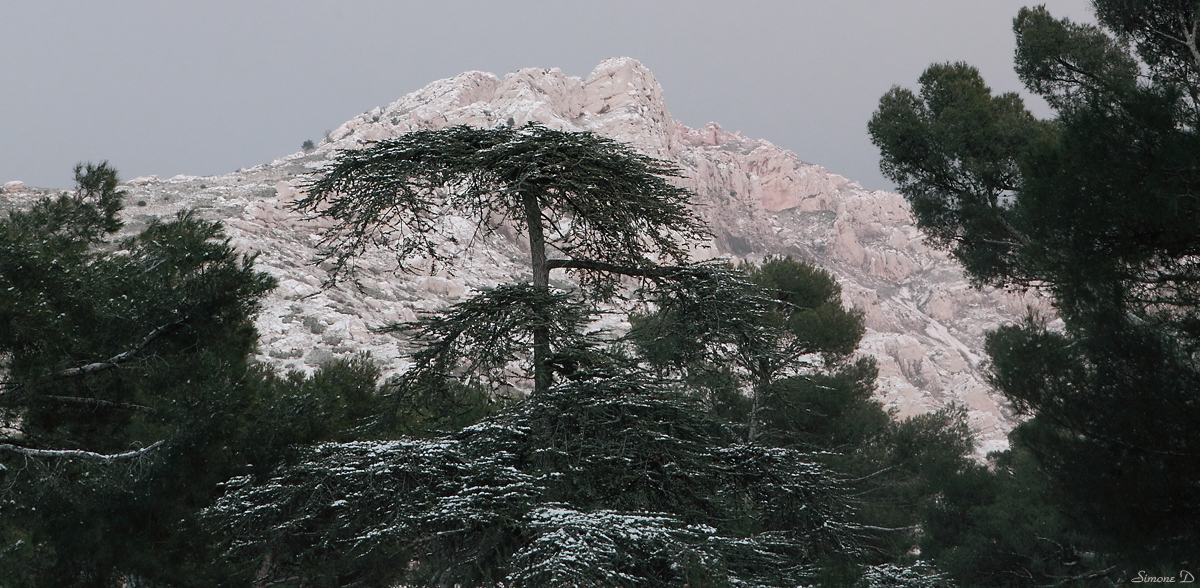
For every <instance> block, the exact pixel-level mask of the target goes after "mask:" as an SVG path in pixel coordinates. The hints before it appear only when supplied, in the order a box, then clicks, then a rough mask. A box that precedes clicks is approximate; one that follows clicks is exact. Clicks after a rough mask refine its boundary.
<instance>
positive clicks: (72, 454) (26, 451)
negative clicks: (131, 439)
mask: <svg viewBox="0 0 1200 588" xmlns="http://www.w3.org/2000/svg"><path fill="white" fill-rule="evenodd" d="M163 443H164V441H155V442H154V443H153V444H152V445H150V446H149V447H144V448H142V449H135V450H133V451H126V452H125V453H96V452H94V451H84V450H82V449H30V448H28V447H20V446H18V445H12V444H9V443H0V449H2V450H5V451H11V452H13V453H19V454H21V455H27V456H29V457H65V458H67V459H73V458H87V459H98V460H101V461H114V460H118V459H128V458H130V457H137V456H139V455H142V454H143V453H146V452H148V451H150V450H152V449H154V448H156V447H158V446H159V445H162V444H163Z"/></svg>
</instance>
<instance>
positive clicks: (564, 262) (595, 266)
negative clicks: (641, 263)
mask: <svg viewBox="0 0 1200 588" xmlns="http://www.w3.org/2000/svg"><path fill="white" fill-rule="evenodd" d="M546 266H547V267H549V268H550V269H579V270H588V271H599V272H609V273H614V274H621V275H623V276H635V277H640V278H669V277H671V276H672V275H675V274H676V273H677V272H679V271H680V270H682V269H684V268H682V267H679V266H664V267H633V266H628V265H617V264H615V263H605V262H603V261H590V260H585V259H547V260H546Z"/></svg>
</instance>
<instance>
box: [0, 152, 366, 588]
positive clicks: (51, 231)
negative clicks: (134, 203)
mask: <svg viewBox="0 0 1200 588" xmlns="http://www.w3.org/2000/svg"><path fill="white" fill-rule="evenodd" d="M76 180H77V184H78V186H77V189H76V190H75V191H74V192H71V193H63V194H60V195H58V196H54V197H48V198H45V199H39V200H37V201H34V202H33V203H31V204H29V205H26V206H16V207H14V208H13V209H12V210H8V211H6V212H5V215H4V217H3V218H0V586H4V587H5V588H8V587H9V586H12V587H19V586H39V587H42V586H97V587H99V586H104V587H109V586H114V585H122V584H126V585H164V586H165V585H171V586H211V585H214V584H216V583H218V582H220V581H221V580H222V578H223V576H224V575H225V573H224V571H223V570H222V569H221V568H220V566H217V565H214V563H213V561H214V557H213V554H212V552H211V551H209V548H210V543H211V541H212V537H211V536H210V535H208V534H207V533H204V532H203V529H202V528H200V527H199V525H198V523H197V518H196V514H197V512H198V511H199V510H200V509H201V508H203V507H204V506H206V505H208V504H209V503H210V502H211V500H212V499H213V497H214V491H215V490H216V487H217V484H218V483H220V482H222V481H224V480H226V479H228V478H229V477H231V476H234V475H236V474H242V473H245V472H246V471H248V470H249V471H262V472H263V473H265V472H267V471H270V470H271V469H272V468H273V467H274V466H275V465H276V464H278V463H281V462H282V461H285V460H286V459H287V457H288V456H289V454H290V453H292V451H293V450H292V448H291V446H292V445H293V444H300V443H311V442H313V441H316V440H321V439H331V438H341V436H342V435H344V432H345V431H346V430H349V429H352V428H354V427H357V426H359V424H360V422H361V421H362V420H363V418H364V417H365V415H367V414H372V413H373V412H374V411H375V408H374V406H372V405H373V403H374V402H375V401H376V397H375V394H374V392H375V382H376V380H377V379H378V378H379V371H378V369H377V368H374V367H373V366H372V365H370V363H369V361H368V360H366V359H365V358H357V359H354V360H351V361H346V362H340V363H336V364H332V365H330V366H327V367H326V368H325V369H322V370H318V372H317V373H316V374H315V375H314V376H313V377H311V378H304V377H303V376H301V375H299V374H292V375H290V376H288V377H279V376H277V375H275V374H273V373H271V372H269V371H268V370H266V369H264V368H263V367H262V366H258V365H254V364H252V363H251V362H250V357H251V354H252V353H253V350H254V345H255V343H256V340H257V333H256V332H255V329H254V324H253V317H254V314H255V313H256V312H257V311H258V308H259V300H260V298H261V297H262V296H263V295H264V294H265V293H266V292H268V291H269V290H270V289H271V288H272V287H273V285H274V279H273V278H271V277H270V276H268V275H266V274H263V273H261V272H258V271H255V270H254V269H253V261H254V258H253V256H245V255H241V254H239V253H238V252H237V251H236V250H235V249H234V248H233V247H232V246H231V245H230V242H229V240H228V239H227V238H225V236H224V235H223V233H222V230H221V227H220V226H219V225H217V224H214V223H209V222H205V221H202V220H200V219H198V218H196V217H195V216H194V215H192V214H190V213H182V214H180V215H178V216H176V217H174V218H170V219H165V220H161V221H157V222H153V223H151V224H150V226H149V227H147V228H146V229H145V230H143V231H142V232H140V233H138V234H136V235H134V236H131V237H128V238H123V239H121V238H117V237H116V232H117V231H118V230H119V229H120V228H121V222H120V219H119V217H118V214H119V212H120V210H121V207H122V200H123V198H124V194H123V193H122V192H121V191H119V190H118V189H117V187H118V185H119V182H118V179H117V174H116V171H115V170H113V169H112V167H110V166H108V165H107V164H100V165H90V164H89V165H81V166H79V167H78V168H77V169H76Z"/></svg>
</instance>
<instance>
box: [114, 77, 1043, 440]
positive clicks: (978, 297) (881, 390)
mask: <svg viewBox="0 0 1200 588" xmlns="http://www.w3.org/2000/svg"><path fill="white" fill-rule="evenodd" d="M796 116H801V114H796ZM526 122H538V123H541V124H544V125H546V126H548V127H551V128H555V129H561V130H569V131H592V132H595V133H598V134H601V135H604V136H607V137H611V138H614V139H616V140H619V141H624V142H627V143H629V144H631V145H632V146H633V147H634V148H635V149H638V150H639V151H641V152H643V153H646V154H648V155H652V156H655V157H662V158H666V159H669V160H670V161H672V162H674V163H675V164H677V165H678V166H680V168H681V169H682V170H683V173H684V177H682V178H679V179H678V182H679V184H680V185H682V186H684V187H687V188H689V189H691V190H692V191H693V192H695V194H696V196H695V201H694V205H695V211H696V212H697V214H698V215H699V216H700V217H701V218H702V219H703V220H704V221H705V222H706V223H707V224H708V226H709V229H710V230H711V232H712V234H713V238H712V239H711V240H710V241H709V242H707V243H703V244H699V245H697V246H695V247H693V249H692V255H693V259H695V260H698V261H699V260H702V259H704V258H706V257H710V256H712V255H714V254H716V255H722V256H726V257H727V258H730V259H734V260H740V259H750V260H760V259H762V257H763V256H765V255H792V256H796V257H800V258H804V259H808V260H811V261H813V262H815V263H817V264H818V265H820V266H822V267H824V268H826V269H828V270H829V271H831V272H833V273H834V274H835V275H836V276H837V278H838V280H839V281H840V282H841V283H842V288H843V289H842V297H843V301H844V303H845V304H847V305H848V306H852V307H855V308H857V309H859V310H861V311H862V312H863V315H864V319H865V324H866V327H867V333H866V335H865V336H864V338H863V342H862V345H861V352H862V353H864V354H866V355H870V356H872V357H874V358H875V359H876V361H877V362H878V365H879V369H880V376H879V381H878V394H879V397H880V399H881V400H882V401H883V402H884V403H885V405H886V406H888V407H890V408H894V409H896V410H897V411H898V414H899V415H900V416H911V415H913V414H919V413H921V412H926V411H929V410H936V409H938V408H940V407H943V406H946V405H947V404H949V403H958V404H962V405H963V406H966V407H967V408H968V411H969V414H970V418H971V423H972V426H973V427H975V428H976V429H977V430H978V431H979V432H980V434H981V435H983V436H984V439H983V441H984V443H983V446H984V447H987V448H992V449H995V448H999V447H1001V446H1003V443H1004V434H1005V432H1007V430H1008V429H1009V428H1011V427H1012V426H1013V424H1014V423H1015V419H1014V418H1013V417H1012V415H1011V412H1010V411H1009V410H1008V409H1007V408H1006V407H1005V405H1004V402H1003V400H1002V399H1001V398H999V397H998V396H997V395H995V394H993V393H992V392H991V391H990V389H989V388H988V386H987V384H986V380H985V376H984V373H983V371H981V370H982V369H984V366H985V364H986V358H985V357H983V352H982V346H983V335H984V332H985V331H986V330H987V329H992V328H995V327H997V326H998V325H1001V324H1005V323H1008V322H1013V321H1016V320H1020V319H1021V318H1022V317H1023V316H1024V315H1025V314H1027V313H1028V312H1029V309H1030V308H1032V309H1033V310H1034V312H1036V313H1042V314H1043V315H1044V316H1046V317H1048V318H1049V319H1052V318H1053V314H1052V309H1051V308H1050V307H1049V305H1048V304H1047V303H1046V301H1045V299H1044V298H1041V297H1038V296H1035V295H1026V296H1018V295H1014V294H1008V293H1005V292H999V291H989V292H979V291H977V290H974V289H972V288H971V287H970V286H969V284H968V283H967V282H966V280H965V279H964V278H963V275H962V271H961V269H960V268H959V266H958V265H957V264H956V263H955V262H954V261H953V260H951V259H950V258H949V257H948V256H947V255H946V254H945V253H943V252H940V251H937V250H934V249H932V248H931V247H930V246H929V245H928V244H927V243H926V242H925V241H924V238H923V236H922V235H921V234H920V232H919V231H918V230H917V229H916V228H915V226H914V221H913V217H912V214H911V211H910V209H909V207H908V205H907V203H906V202H905V201H904V199H903V198H902V197H901V196H899V195H897V194H892V193H889V192H884V191H868V190H864V189H863V188H862V186H861V185H859V184H858V183H856V182H852V181H850V180H848V179H846V178H844V177H842V176H839V175H837V174H833V173H830V172H829V171H827V170H825V169H824V168H821V167H820V166H817V165H813V164H809V163H805V162H803V161H801V160H800V159H799V158H798V157H797V156H796V154H795V153H792V152H790V151H788V150H786V149H783V148H781V147H778V146H776V145H773V144H771V143H770V142H767V141H764V140H758V139H751V138H748V137H745V136H744V135H742V134H741V133H736V132H735V133H730V132H728V131H726V130H724V129H723V128H721V126H720V125H718V124H716V123H710V124H707V125H705V126H703V127H699V128H691V127H688V126H686V125H684V124H683V123H681V122H679V121H676V120H675V119H674V118H673V117H672V116H671V114H670V112H669V110H668V109H667V103H666V99H665V94H664V91H663V88H662V87H661V86H660V85H659V83H658V81H657V80H656V79H655V78H654V75H653V74H652V73H651V72H650V71H649V70H648V69H647V68H646V67H645V66H644V65H642V64H641V63H640V62H638V61H637V60H634V59H630V58H617V59H609V60H605V61H604V62H602V63H600V64H599V65H598V66H597V67H596V68H595V69H594V70H593V71H592V72H591V73H590V74H589V75H588V76H587V77H586V78H584V79H580V78H577V77H572V76H567V75H565V74H564V73H563V72H562V71H560V70H558V69H540V68H527V69H522V70H520V71H517V72H513V73H510V74H508V75H505V76H503V77H499V76H496V75H493V74H490V73H485V72H477V71H476V72H466V73H463V74H460V75H458V76H455V77H453V78H449V79H445V80H440V81H437V82H433V83H431V84H429V85H428V86H426V87H425V88H422V89H420V90H418V91H416V92H412V93H410V94H408V95H406V96H404V97H403V98H401V99H400V100H397V101H396V102H394V103H392V104H390V105H387V106H384V107H378V108H373V109H371V110H368V111H367V112H366V113H364V114H362V115H359V116H357V117H354V118H353V119H351V120H349V121H347V122H346V123H345V124H343V125H341V126H340V127H338V128H337V129H336V130H334V131H333V132H331V134H330V141H329V142H322V144H321V145H320V146H319V147H318V149H317V150H316V152H315V153H314V154H309V155H303V154H296V155H295V156H291V157H292V159H288V158H283V159H280V160H278V161H277V162H275V163H273V164H271V165H268V166H256V167H255V168H250V169H247V170H240V171H239V172H238V173H236V174H230V175H228V176H221V177H219V178H213V179H208V180H206V183H208V184H210V185H214V186H217V187H216V188H210V190H209V192H212V191H213V190H217V191H219V192H220V193H221V195H222V196H224V197H225V198H226V201H227V204H226V208H234V207H232V205H230V204H228V203H234V202H241V203H243V204H241V205H240V206H241V207H242V208H241V209H240V212H237V213H231V214H233V216H234V217H236V218H234V219H232V220H229V221H228V222H227V225H226V226H227V227H228V230H229V232H230V234H231V236H232V237H234V238H235V239H237V242H238V243H246V244H249V245H250V246H251V247H252V248H254V249H259V250H261V251H262V252H263V253H262V255H261V256H260V257H259V258H258V264H259V266H260V267H262V268H264V270H265V271H270V272H271V273H273V274H274V275H277V276H278V277H280V278H281V279H284V278H286V279H288V280H291V281H289V282H286V283H287V284H288V287H287V290H286V295H284V294H281V293H276V294H273V295H272V296H271V297H270V298H269V299H268V300H267V301H266V303H265V309H264V312H263V314H262V318H261V319H260V323H259V331H260V332H261V333H262V334H263V337H264V341H267V342H268V343H267V344H265V345H264V348H265V349H273V350H275V351H274V353H275V355H281V356H284V355H287V354H288V353H291V351H289V350H291V349H305V350H307V349H313V348H316V347H320V346H326V347H329V345H328V344H327V343H324V342H322V341H321V340H320V338H319V337H317V336H316V335H314V334H313V333H311V332H310V331H309V330H308V329H307V328H304V327H303V326H302V325H300V323H299V321H298V320H290V321H287V320H285V317H289V316H299V314H307V315H317V314H319V315H321V316H323V317H326V318H329V319H330V320H328V321H326V322H327V323H328V324H330V325H333V324H341V323H339V322H338V321H349V322H346V323H345V324H346V325H348V326H347V327H346V328H345V329H342V330H337V331H336V333H337V337H341V338H342V340H341V342H340V344H339V345H340V346H339V347H337V348H338V349H345V348H348V347H352V348H355V349H362V350H367V351H370V352H371V353H372V355H373V357H375V358H376V360H377V361H379V362H380V363H381V364H382V365H383V366H384V368H385V372H386V373H388V374H392V373H396V372H397V371H400V370H403V369H404V368H405V366H406V365H407V364H406V363H405V360H404V359H403V355H402V353H401V352H400V350H399V348H397V347H396V343H397V338H396V337H393V336H390V335H389V336H375V335H372V334H370V333H369V332H368V331H367V330H366V327H367V326H371V325H377V324H383V323H386V322H391V321H395V320H396V319H397V318H399V319H401V320H405V321H410V320H413V319H414V318H416V317H417V316H418V313H420V312H423V311H428V310H434V309H437V308H441V307H443V306H444V305H446V304H449V303H451V302H453V301H454V300H455V299H457V298H458V297H461V296H463V295H465V294H466V293H467V292H468V291H470V290H478V289H482V288H490V287H495V286H496V285H498V284H503V283H509V282H513V281H523V280H527V279H528V269H527V261H526V260H527V257H528V249H527V245H526V243H525V242H524V236H523V235H521V234H519V233H518V232H517V231H515V230H514V229H513V227H511V226H509V225H501V226H500V227H499V229H498V230H497V232H496V234H494V235H491V236H486V237H482V236H481V237H479V238H478V239H477V238H476V236H475V235H474V234H473V232H472V231H471V229H470V223H469V222H468V220H467V219H460V218H457V217H452V216H447V217H445V218H444V219H443V225H442V228H443V232H444V233H445V234H446V235H447V236H448V237H453V238H454V239H455V240H457V241H458V243H457V244H454V243H451V242H447V243H445V244H444V246H445V248H446V250H447V251H449V252H452V254H453V255H454V256H455V266H454V267H453V268H452V270H453V272H454V273H453V274H452V275H451V274H447V273H438V274H437V275H430V273H431V272H432V271H433V270H434V269H435V268H433V266H432V265H431V264H430V263H429V260H425V261H423V262H419V263H414V264H411V265H410V266H409V267H407V268H406V269H408V270H410V271H411V272H412V273H405V272H402V271H398V268H397V266H396V261H395V259H394V258H393V257H392V256H391V255H390V254H389V253H387V252H386V251H382V250H378V249H370V250H368V252H367V253H365V254H364V255H363V256H362V258H361V259H360V262H361V263H360V266H361V268H362V275H360V276H359V279H360V281H359V282H358V285H359V286H361V287H356V286H355V285H353V284H342V285H339V286H337V287H335V288H332V289H328V290H319V291H318V290H316V286H319V285H320V284H321V283H322V282H323V281H324V279H325V277H326V275H325V274H324V270H325V269H326V268H327V267H328V266H317V267H314V266H312V265H310V262H311V260H312V259H313V257H314V256H315V255H316V253H317V251H316V246H317V240H318V236H317V235H318V232H319V229H320V228H322V227H328V226H329V221H327V220H324V221H318V222H311V221H302V220H301V219H300V217H299V216H298V215H296V214H294V213H292V212H290V211H289V210H288V209H287V207H286V205H287V203H289V202H290V201H293V200H294V198H295V197H297V196H298V194H297V193H296V186H298V185H300V184H299V182H300V181H301V180H302V178H300V177H299V176H298V175H297V171H296V169H297V166H296V165H295V164H294V163H291V162H294V161H295V160H296V159H298V158H300V157H304V158H305V161H307V163H305V164H304V165H307V166H309V167H308V169H317V167H319V164H320V161H317V160H316V159H319V158H320V157H321V156H323V155H327V154H328V153H329V151H330V150H332V149H338V148H357V147H360V146H362V145H365V144H366V143H369V142H370V141H377V140H381V139H386V138H390V137H395V136H399V135H400V134H402V133H406V132H410V131H414V130H420V129H439V128H446V127H448V126H452V125H457V124H467V125H473V126H477V127H484V128H494V127H497V126H500V125H509V124H512V125H516V126H519V125H522V124H524V123H526ZM314 158H316V159H314ZM285 170H286V171H285ZM139 180H145V181H138V180H134V181H131V182H130V186H131V190H132V191H133V192H134V193H135V194H136V195H134V196H133V197H143V196H142V195H149V194H151V193H154V194H158V193H157V192H154V191H156V190H161V189H163V188H162V185H161V183H159V182H157V180H156V179H155V178H140V179H139ZM218 180H219V181H218ZM194 183H195V182H190V183H180V184H177V185H176V189H179V190H182V189H185V186H187V185H190V184H194ZM272 187H273V188H274V191H275V195H276V197H275V198H265V199H264V198H263V197H262V196H261V193H262V192H263V191H264V190H267V191H269V189H270V188H272ZM172 198H174V197H173V196H172ZM238 198H241V200H238ZM147 199H150V198H147ZM155 202H159V200H155ZM185 202H186V198H185V199H183V200H182V201H181V202H178V203H177V202H176V201H175V200H174V199H173V200H171V201H170V206H163V207H161V209H162V211H163V214H173V211H174V210H176V209H177V208H179V207H182V206H183V205H184V203H185ZM226 208H223V209H221V210H222V211H224V210H226ZM154 210H155V211H156V212H157V211H158V210H159V208H155V209H154ZM468 244H470V245H471V246H470V247H468V246H467V245H468ZM552 280H554V281H555V283H557V284H562V285H570V282H569V281H568V278H567V277H566V276H565V275H560V274H558V273H556V274H554V275H553V276H552ZM299 284H307V285H308V286H309V288H302V287H300V286H299ZM314 292H315V293H314ZM347 316H350V317H352V318H353V321H357V322H353V321H351V320H350V319H347V318H346V317H347ZM619 316H620V315H619V314H618V313H613V314H612V315H610V316H608V317H607V318H605V319H604V320H605V321H608V323H605V327H606V328H612V329H615V330H620V329H621V328H624V326H623V325H622V324H620V322H619V321H620V319H619V318H613V317H619ZM333 317H340V318H337V319H336V320H333ZM610 323H611V324H610ZM331 328H332V327H331ZM329 349H333V348H332V347H329ZM314 357H316V356H314ZM263 360H264V361H271V362H275V363H277V364H280V365H284V366H286V365H287V363H288V362H291V363H293V364H295V367H296V368H297V369H308V368H305V367H304V364H303V362H302V361H299V360H298V359H296V358H295V357H276V356H274V355H270V354H267V355H266V356H264V357H263Z"/></svg>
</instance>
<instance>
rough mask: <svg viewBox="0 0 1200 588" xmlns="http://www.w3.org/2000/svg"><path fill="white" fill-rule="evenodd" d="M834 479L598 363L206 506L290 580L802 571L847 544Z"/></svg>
mask: <svg viewBox="0 0 1200 588" xmlns="http://www.w3.org/2000/svg"><path fill="white" fill-rule="evenodd" d="M839 488H840V485H839V483H838V481H837V479H836V477H834V476H833V475H832V474H831V473H830V472H829V471H828V470H827V469H825V468H824V467H823V466H821V465H819V464H818V463H816V462H815V461H814V460H813V459H812V457H811V456H809V455H807V454H804V453H801V452H798V451H795V450H789V449H772V448H765V447H762V446H756V445H746V444H744V443H742V442H741V441H739V440H738V439H737V438H736V437H735V436H734V435H732V433H731V432H730V431H729V430H728V429H727V428H726V427H724V426H723V425H722V424H721V423H720V422H719V421H718V420H716V419H714V418H712V417H711V416H710V415H709V414H708V413H707V412H706V411H705V410H704V409H703V407H702V406H701V405H699V404H698V403H697V402H696V401H695V400H694V399H692V398H690V397H688V396H687V395H682V394H680V393H679V392H678V391H674V390H672V389H671V388H669V387H663V386H660V385H657V384H654V383H653V382H637V381H631V380H630V379H629V378H628V377H621V378H609V379H604V378H596V379H589V380H578V381H574V382H568V383H566V384H563V385H560V386H556V387H555V388H552V389H551V390H550V391H549V392H547V393H545V394H542V395H538V396H534V397H531V398H530V399H528V400H526V401H525V402H522V403H520V404H518V405H515V406H514V407H512V408H510V409H508V410H506V411H504V412H503V413H501V414H499V415H497V416H495V417H491V418H489V419H486V420H484V421H482V422H481V423H479V424H477V425H473V426H470V427H467V428H466V429H464V430H463V431H461V432H459V433H457V434H454V435H451V436H448V437H442V438H437V439H430V440H401V441H393V442H371V443H368V442H359V443H349V444H326V445H322V446H320V447H318V448H316V449H315V450H314V451H313V452H311V453H310V454H308V455H307V456H306V457H305V458H304V459H302V460H301V461H300V462H299V463H298V464H297V465H295V466H289V467H285V468H282V469H281V470H278V471H276V472H275V473H273V474H272V475H271V476H270V477H268V478H267V479H265V480H261V481H258V482H255V481H254V480H252V479H251V478H240V479H237V480H234V481H232V482H231V483H230V484H229V487H228V491H227V492H226V494H225V495H224V496H223V497H222V498H221V499H220V500H219V501H218V503H217V504H216V505H215V506H214V507H212V508H211V509H210V510H209V517H211V520H213V521H214V522H215V524H219V525H222V526H223V527H224V528H226V529H229V530H231V531H232V532H231V533H230V536H232V537H237V538H238V539H236V540H234V541H233V542H231V543H230V544H229V546H228V548H229V551H228V555H229V556H230V557H231V558H232V559H233V560H235V561H238V562H241V563H240V564H239V565H240V566H241V569H242V573H243V574H244V575H245V576H246V577H251V576H255V575H257V578H258V580H259V581H281V583H284V584H287V583H292V584H296V585H300V584H311V583H317V582H327V583H331V584H334V585H382V584H386V583H388V582H391V583H402V582H409V583H427V584H432V585H452V584H462V585H495V584H496V583H498V582H500V581H505V579H506V578H507V581H512V582H520V583H521V584H520V585H542V584H553V583H554V582H556V581H558V582H566V583H568V584H575V583H582V584H584V585H586V584H587V583H589V582H596V583H600V584H606V585H607V584H614V585H629V586H643V585H644V586H667V585H684V584H689V583H690V584H692V585H696V584H700V585H717V586H719V585H747V586H794V585H799V584H807V583H808V582H809V580H811V578H812V577H813V574H814V571H815V563H816V561H817V560H818V559H819V557H820V556H822V555H827V554H833V553H840V552H848V551H853V549H854V541H855V539H854V536H855V532H854V530H853V528H852V526H851V525H848V524H847V523H846V522H845V517H846V511H845V507H844V506H843V499H842V498H841V496H840V490H839ZM356 583H357V584H356Z"/></svg>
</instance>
